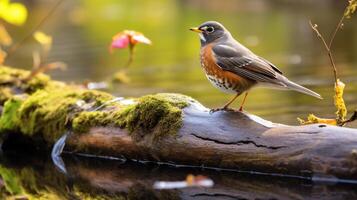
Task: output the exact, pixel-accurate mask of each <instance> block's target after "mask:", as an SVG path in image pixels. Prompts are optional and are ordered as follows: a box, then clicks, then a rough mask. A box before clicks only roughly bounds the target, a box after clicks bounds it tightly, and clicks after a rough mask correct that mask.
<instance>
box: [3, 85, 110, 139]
mask: <svg viewBox="0 0 357 200" xmlns="http://www.w3.org/2000/svg"><path fill="white" fill-rule="evenodd" d="M110 99H112V96H111V95H110V94H107V93H103V92H98V91H91V90H84V89H80V88H78V87H70V86H68V87H63V88H57V89H56V88H49V89H45V90H38V91H37V92H35V93H34V94H32V95H30V96H29V97H28V98H27V99H26V100H24V101H23V102H22V101H18V100H13V99H11V100H8V101H7V102H6V103H5V107H4V110H3V115H2V116H1V118H0V132H5V131H17V130H20V131H21V132H22V133H23V134H25V135H30V136H31V135H35V134H40V136H41V137H42V138H44V139H45V140H46V141H48V142H54V141H55V140H57V139H58V138H59V137H60V136H61V135H62V134H63V133H64V132H65V130H66V128H68V127H69V126H70V125H71V124H70V123H69V122H71V119H72V118H73V117H74V116H76V115H77V114H78V112H81V111H83V110H85V109H88V108H92V107H95V106H98V105H101V104H103V103H104V102H106V101H108V100H110Z"/></svg>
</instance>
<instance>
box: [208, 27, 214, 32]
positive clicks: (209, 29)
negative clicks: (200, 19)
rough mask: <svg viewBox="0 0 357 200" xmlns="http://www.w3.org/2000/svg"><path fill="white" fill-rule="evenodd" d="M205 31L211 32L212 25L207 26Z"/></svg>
mask: <svg viewBox="0 0 357 200" xmlns="http://www.w3.org/2000/svg"><path fill="white" fill-rule="evenodd" d="M206 31H207V32H208V33H212V32H213V31H214V28H213V27H212V26H209V27H207V29H206Z"/></svg>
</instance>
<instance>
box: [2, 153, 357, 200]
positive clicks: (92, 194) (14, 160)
mask: <svg viewBox="0 0 357 200" xmlns="http://www.w3.org/2000/svg"><path fill="white" fill-rule="evenodd" d="M64 161H65V164H66V166H67V171H68V176H65V175H64V174H63V173H61V172H59V171H58V170H57V169H56V168H55V167H54V166H53V164H52V163H51V161H50V159H49V158H48V157H41V156H28V155H20V154H6V155H3V156H2V157H1V160H0V174H1V177H2V180H3V182H4V184H5V186H2V188H1V192H0V196H1V197H3V198H5V197H10V196H12V197H14V196H17V197H19V196H26V197H30V198H35V199H40V198H43V199H165V200H170V199H321V198H324V199H356V198H357V192H356V191H357V190H356V189H357V186H356V185H341V184H338V185H328V184H312V183H311V182H308V181H301V180H293V179H280V178H273V177H264V176H263V177H261V176H260V177H259V176H249V175H242V174H237V173H229V172H219V171H210V170H200V169H184V168H179V169H178V168H170V167H164V166H158V165H154V164H153V165H148V164H147V165H143V164H138V163H124V164H123V163H122V162H119V161H110V160H100V159H94V158H84V157H77V156H69V155H66V156H65V157H64ZM189 173H193V174H202V175H205V176H208V177H210V178H212V179H213V180H214V182H215V186H214V187H212V188H186V189H176V190H154V189H153V188H152V186H153V183H154V182H155V181H157V180H165V181H177V180H183V179H185V177H186V175H187V174H189ZM23 198H24V197H23Z"/></svg>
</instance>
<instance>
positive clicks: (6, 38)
mask: <svg viewBox="0 0 357 200" xmlns="http://www.w3.org/2000/svg"><path fill="white" fill-rule="evenodd" d="M11 43H12V39H11V37H10V35H9V33H8V32H7V30H6V29H5V27H4V26H3V25H1V24H0V45H4V46H9V45H11Z"/></svg>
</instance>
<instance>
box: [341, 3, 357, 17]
mask: <svg viewBox="0 0 357 200" xmlns="http://www.w3.org/2000/svg"><path fill="white" fill-rule="evenodd" d="M356 9H357V0H349V1H348V6H347V7H346V10H345V13H344V16H345V17H346V18H351V16H352V14H353V13H354V12H356Z"/></svg>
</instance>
